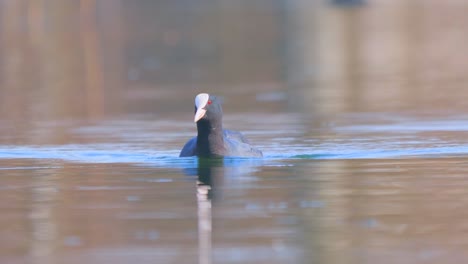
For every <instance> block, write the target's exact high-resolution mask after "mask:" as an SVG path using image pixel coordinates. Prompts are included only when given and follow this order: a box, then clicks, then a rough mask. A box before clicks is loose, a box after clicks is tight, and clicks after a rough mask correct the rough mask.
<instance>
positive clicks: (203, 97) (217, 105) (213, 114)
mask: <svg viewBox="0 0 468 264" xmlns="http://www.w3.org/2000/svg"><path fill="white" fill-rule="evenodd" d="M222 116H223V109H222V108H221V100H220V98H218V97H216V96H214V95H209V94H207V93H201V94H198V95H197V96H196V97H195V117H194V119H193V121H194V122H198V121H200V120H207V121H212V120H215V119H221V118H222Z"/></svg>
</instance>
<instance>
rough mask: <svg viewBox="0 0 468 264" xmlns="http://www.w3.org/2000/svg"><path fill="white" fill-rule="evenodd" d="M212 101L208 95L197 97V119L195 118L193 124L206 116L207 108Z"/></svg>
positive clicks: (203, 94)
mask: <svg viewBox="0 0 468 264" xmlns="http://www.w3.org/2000/svg"><path fill="white" fill-rule="evenodd" d="M209 100H210V95H209V94H207V93H201V94H199V95H197V96H196V97H195V107H196V108H197V111H196V112H195V117H194V118H193V122H195V123H196V122H197V121H198V120H200V119H201V118H202V117H203V116H205V114H206V109H204V108H205V106H206V105H207V104H208V101H209Z"/></svg>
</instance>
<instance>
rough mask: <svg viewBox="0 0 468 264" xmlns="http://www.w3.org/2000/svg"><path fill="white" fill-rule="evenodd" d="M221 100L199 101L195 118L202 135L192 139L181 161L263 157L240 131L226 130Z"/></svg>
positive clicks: (201, 98)
mask: <svg viewBox="0 0 468 264" xmlns="http://www.w3.org/2000/svg"><path fill="white" fill-rule="evenodd" d="M220 101H221V100H220V98H218V97H216V96H213V95H209V94H207V93H201V94H199V95H197V96H196V97H195V118H194V122H196V123H197V130H198V135H197V136H196V137H194V138H192V139H190V140H189V141H188V142H187V143H186V144H185V146H184V148H183V149H182V151H181V152H180V155H179V156H180V157H191V156H198V157H206V158H213V157H262V156H263V154H262V152H261V151H260V150H258V149H256V148H254V147H253V146H252V145H250V143H249V142H248V140H247V139H246V138H245V137H244V136H243V135H242V134H241V133H240V132H238V131H233V130H227V129H223V122H222V118H223V110H222V108H221V102H220Z"/></svg>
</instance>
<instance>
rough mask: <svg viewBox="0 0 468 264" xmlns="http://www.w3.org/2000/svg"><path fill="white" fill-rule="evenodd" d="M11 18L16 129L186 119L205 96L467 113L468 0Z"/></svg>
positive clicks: (259, 3) (184, 1)
mask: <svg viewBox="0 0 468 264" xmlns="http://www.w3.org/2000/svg"><path fill="white" fill-rule="evenodd" d="M0 7H1V10H0V12H1V13H0V18H1V23H0V34H1V42H0V44H1V45H0V54H1V60H0V63H1V64H0V81H1V85H0V92H1V99H0V100H1V104H0V105H1V108H2V111H1V112H0V113H1V116H2V118H3V119H17V120H21V122H25V120H31V119H35V118H53V117H56V116H60V117H73V116H78V117H86V118H95V117H99V116H102V115H106V114H110V113H126V112H157V111H164V110H166V111H170V112H172V111H180V110H181V108H180V107H179V106H181V105H184V104H186V103H187V100H189V99H190V98H192V97H193V96H194V95H195V94H196V93H198V92H200V91H207V92H212V93H218V94H221V95H224V96H226V97H228V98H235V99H238V98H242V100H234V99H233V100H231V102H230V103H231V105H235V104H242V103H241V102H245V105H243V107H249V108H254V109H257V110H259V111H269V110H272V108H273V109H276V110H281V111H286V110H293V111H303V110H307V111H305V112H309V111H312V112H319V113H331V112H333V111H361V110H364V111H366V110H372V111H395V110H398V111H399V110H410V111H411V110H414V109H428V110H434V109H454V108H455V109H458V108H461V109H466V108H467V105H466V104H467V103H465V102H464V101H460V100H458V97H459V96H458V94H459V93H460V92H462V89H464V83H465V82H466V78H467V76H468V75H467V74H466V73H467V69H468V58H467V56H468V53H466V52H463V50H464V43H465V42H466V41H465V40H466V39H465V38H466V34H465V33H466V32H465V29H466V25H467V24H468V17H467V16H465V14H466V11H467V10H468V3H466V1H461V0H450V1H443V2H441V1H436V0H433V1H432V0H425V1H419V0H415V1H404V0H395V1H388V0H373V1H365V0H362V1H358V0H354V1H352V0H348V1H346V0H342V1H338V0H335V1H333V0H323V1H299V0H298V1H284V0H254V1H247V0H245V1H244V0H241V1H228V0H171V1H151V0H137V1H121V0H99V1H96V0H80V1H62V0H34V1H27V0H21V1H17V0H15V1H12V0H2V1H0ZM163 98H164V100H159V99H163ZM158 100H159V101H158ZM255 101H259V102H261V104H260V105H259V104H255V103H254V102H255ZM168 107H169V108H168ZM275 107H276V108H275ZM186 109H188V108H184V109H183V110H184V111H186ZM265 109H266V110H265Z"/></svg>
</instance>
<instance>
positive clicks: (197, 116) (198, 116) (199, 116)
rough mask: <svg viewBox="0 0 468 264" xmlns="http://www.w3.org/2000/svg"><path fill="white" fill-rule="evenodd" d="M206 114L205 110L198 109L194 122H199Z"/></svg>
mask: <svg viewBox="0 0 468 264" xmlns="http://www.w3.org/2000/svg"><path fill="white" fill-rule="evenodd" d="M205 113H206V109H203V108H198V109H197V112H195V118H194V119H193V122H195V123H196V122H197V121H198V120H200V119H201V118H202V117H203V116H204V115H205Z"/></svg>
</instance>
